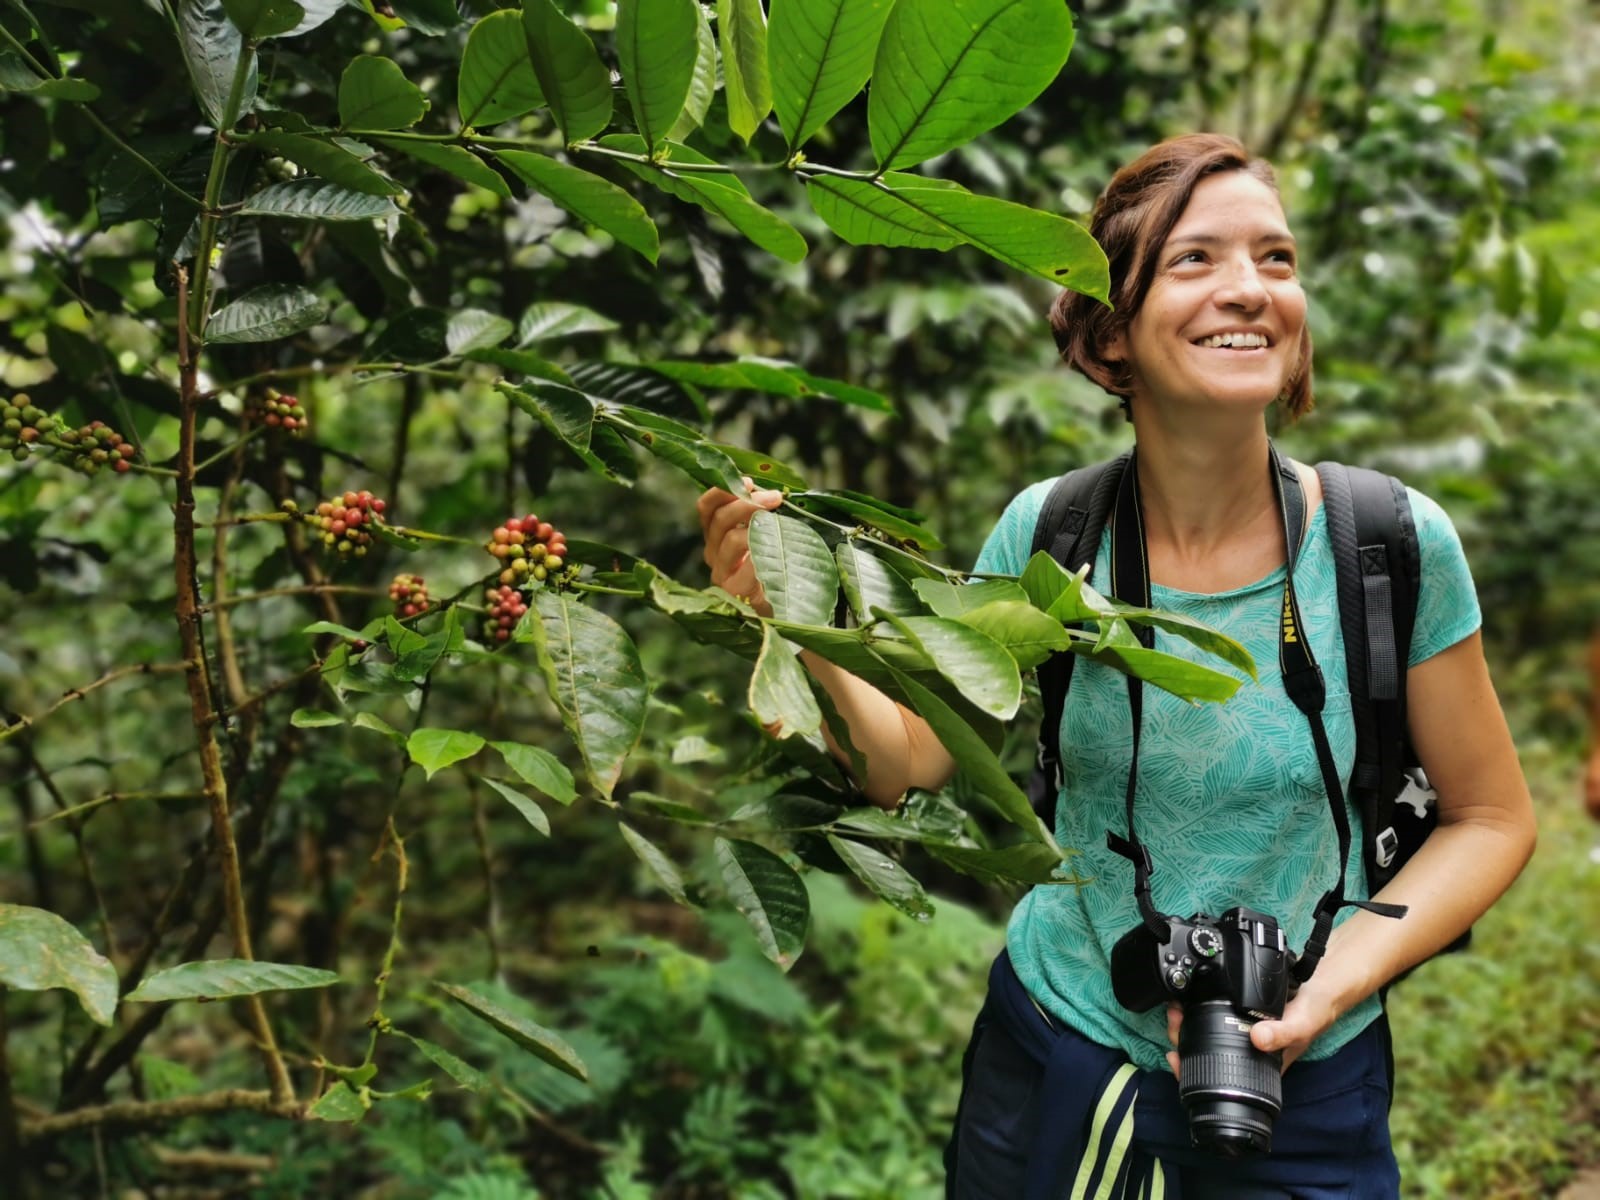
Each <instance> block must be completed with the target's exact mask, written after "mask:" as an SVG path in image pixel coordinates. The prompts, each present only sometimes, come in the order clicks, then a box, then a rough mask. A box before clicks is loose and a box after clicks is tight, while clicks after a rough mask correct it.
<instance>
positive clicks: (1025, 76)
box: [867, 0, 1073, 171]
mask: <svg viewBox="0 0 1600 1200" xmlns="http://www.w3.org/2000/svg"><path fill="white" fill-rule="evenodd" d="M1072 37H1073V34H1072V14H1071V13H1070V12H1069V11H1068V10H1067V6H1066V5H1065V4H1063V3H1062V2H1061V0H898V2H897V3H896V4H895V7H894V11H893V12H891V13H890V14H889V20H888V23H887V24H885V25H884V28H883V36H882V37H881V38H880V39H879V41H878V50H877V58H876V61H875V63H874V65H873V69H872V90H871V92H870V93H869V95H868V97H867V129H868V132H869V134H870V135H871V137H872V152H873V154H875V155H876V156H877V160H878V167H879V169H880V170H886V171H892V170H894V169H895V168H897V167H906V166H910V165H912V164H913V163H919V162H923V161H925V160H927V159H930V158H933V157H934V156H935V155H939V154H943V153H944V152H945V151H946V150H953V149H954V148H955V147H957V146H960V145H964V144H965V143H967V142H970V141H971V140H972V139H973V138H975V137H977V136H978V135H979V134H981V133H984V132H986V131H988V130H990V129H993V128H994V127H995V126H996V125H998V124H1000V122H1002V121H1004V120H1005V119H1006V118H1008V117H1011V116H1014V115H1015V114H1016V113H1018V112H1020V111H1021V110H1022V109H1024V108H1026V107H1027V106H1028V105H1029V104H1031V103H1032V102H1033V101H1034V100H1035V99H1037V98H1038V96H1039V94H1040V93H1041V92H1043V91H1044V89H1045V88H1046V87H1048V86H1049V85H1050V83H1051V81H1052V80H1054V79H1055V77H1056V76H1057V75H1059V74H1060V73H1061V68H1062V67H1063V66H1065V65H1066V61H1067V55H1068V53H1069V52H1070V51H1071V50H1072Z"/></svg>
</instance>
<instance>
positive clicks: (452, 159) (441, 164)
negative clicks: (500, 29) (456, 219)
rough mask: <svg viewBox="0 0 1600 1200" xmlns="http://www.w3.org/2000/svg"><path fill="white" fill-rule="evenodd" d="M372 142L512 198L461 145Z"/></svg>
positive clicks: (492, 173)
mask: <svg viewBox="0 0 1600 1200" xmlns="http://www.w3.org/2000/svg"><path fill="white" fill-rule="evenodd" d="M511 15H513V16H514V15H515V14H511ZM372 140H373V141H375V142H377V143H378V144H379V145H380V146H385V147H387V148H388V149H390V150H393V151H396V152H397V153H400V154H404V155H406V156H407V157H409V158H414V159H416V160H417V161H418V162H420V163H425V164H426V165H428V166H430V167H436V168H438V169H439V170H441V171H445V172H447V173H448V174H451V175H454V176H455V177H456V178H457V179H464V180H466V181H467V182H468V183H473V184H477V186H479V187H481V188H487V189H488V190H489V191H491V192H493V193H494V194H495V195H497V196H503V197H505V198H506V199H508V200H509V199H510V198H511V188H510V187H509V186H508V185H507V184H506V181H505V178H504V177H503V176H502V175H501V174H500V172H499V171H496V170H495V169H494V168H493V167H491V166H490V165H489V164H488V163H486V162H484V161H483V159H481V158H479V157H478V156H477V155H476V154H474V153H472V151H470V150H464V149H462V148H461V147H460V146H448V145H446V144H445V143H443V142H418V141H414V140H412V139H411V138H386V137H378V138H373V139H372Z"/></svg>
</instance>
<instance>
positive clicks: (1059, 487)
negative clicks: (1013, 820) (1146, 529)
mask: <svg viewBox="0 0 1600 1200" xmlns="http://www.w3.org/2000/svg"><path fill="white" fill-rule="evenodd" d="M1131 456H1132V452H1131V451H1124V452H1123V453H1122V454H1120V455H1119V456H1117V457H1116V458H1114V459H1112V460H1111V461H1109V462H1103V463H1095V464H1093V465H1092V466H1087V467H1079V468H1078V469H1077V470H1075V471H1068V472H1067V473H1066V474H1065V475H1063V476H1061V478H1060V479H1057V480H1056V482H1055V486H1053V487H1052V488H1051V489H1050V494H1049V495H1048V496H1047V497H1045V502H1044V507H1043V508H1042V509H1041V510H1040V512H1039V519H1038V521H1037V522H1036V523H1035V525H1034V527H1033V548H1032V549H1031V550H1030V551H1029V554H1028V557H1030V558H1032V557H1033V555H1035V554H1037V553H1038V552H1039V551H1041V550H1044V551H1046V552H1048V553H1049V555H1050V557H1051V558H1053V559H1055V560H1056V561H1057V562H1058V563H1060V564H1061V565H1062V566H1063V567H1064V568H1066V569H1067V570H1068V571H1072V572H1074V573H1076V572H1077V571H1078V570H1080V569H1081V568H1082V567H1083V566H1084V565H1085V564H1087V565H1088V567H1089V570H1090V571H1091V572H1093V570H1094V559H1095V555H1096V553H1097V552H1098V551H1099V549H1100V534H1101V532H1102V531H1103V530H1104V529H1105V524H1106V518H1107V516H1108V515H1109V514H1110V512H1111V505H1112V502H1113V501H1114V500H1115V499H1116V495H1117V485H1118V483H1120V482H1121V479H1122V472H1123V469H1124V468H1125V467H1126V466H1127V465H1128V460H1129V458H1130V457H1131ZM1075 661H1076V657H1075V656H1074V655H1072V654H1071V653H1069V652H1067V651H1058V652H1057V653H1055V654H1052V655H1051V656H1050V657H1049V658H1047V659H1046V660H1045V661H1044V662H1042V663H1040V664H1039V669H1038V675H1039V695H1040V698H1041V699H1042V700H1043V702H1044V715H1043V718H1042V719H1041V721H1040V724H1039V754H1038V765H1037V768H1036V769H1035V771H1034V773H1033V778H1032V779H1031V781H1030V782H1029V785H1028V798H1029V799H1030V800H1031V801H1032V803H1033V808H1034V811H1035V812H1037V813H1038V814H1039V816H1040V817H1041V818H1042V819H1043V820H1044V821H1045V822H1046V823H1047V824H1048V823H1053V817H1054V812H1055V801H1056V793H1057V792H1058V791H1059V789H1060V787H1061V778H1060V776H1061V741H1060V739H1061V713H1062V711H1063V710H1064V709H1065V708H1066V703H1067V689H1068V688H1070V687H1071V686H1072V664H1073V663H1074V662H1075Z"/></svg>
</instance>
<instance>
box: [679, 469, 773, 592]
mask: <svg viewBox="0 0 1600 1200" xmlns="http://www.w3.org/2000/svg"><path fill="white" fill-rule="evenodd" d="M745 484H746V486H747V487H748V488H749V492H748V495H747V497H745V498H742V499H741V498H740V497H738V496H735V495H733V494H732V493H731V492H727V491H724V490H723V489H722V488H709V489H707V490H706V491H705V492H703V493H702V494H701V496H700V499H699V500H698V501H697V502H696V504H695V509H696V512H697V513H698V514H699V516H700V528H701V532H702V533H703V534H704V535H705V553H704V557H705V562H706V565H707V566H708V567H710V568H711V580H712V582H713V583H715V584H717V586H719V587H722V588H726V589H727V590H728V591H731V592H735V593H736V594H738V593H739V592H748V591H749V590H750V587H749V584H753V583H754V571H753V569H752V570H751V572H750V579H749V580H748V581H746V586H744V587H742V588H738V587H734V586H730V583H731V582H735V581H734V580H733V578H732V577H733V576H734V575H735V574H737V573H740V572H741V570H742V567H743V565H744V564H745V562H746V561H747V559H748V554H749V549H750V537H749V533H748V532H747V531H748V529H749V525H750V518H751V517H752V516H754V515H755V514H756V513H758V512H762V511H765V510H768V509H773V508H776V507H777V506H778V505H779V504H780V503H782V501H783V493H782V492H779V491H773V490H762V489H757V488H755V487H754V485H752V484H751V483H750V481H749V480H748V479H746V480H745Z"/></svg>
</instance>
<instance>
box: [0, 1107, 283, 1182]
mask: <svg viewBox="0 0 1600 1200" xmlns="http://www.w3.org/2000/svg"><path fill="white" fill-rule="evenodd" d="M220 1112H258V1113H265V1114H267V1115H268V1116H273V1117H285V1118H288V1119H290V1120H299V1119H301V1118H303V1117H304V1116H305V1106H304V1105H302V1104H296V1103H294V1102H293V1101H289V1102H284V1101H281V1100H279V1099H277V1098H276V1097H275V1096H273V1095H272V1093H270V1092H251V1091H244V1090H242V1089H230V1090H226V1091H219V1092H202V1093H201V1094H200V1095H198V1096H179V1097H177V1098H176V1099H174V1100H150V1101H138V1100H124V1101H119V1102H118V1103H115V1104H97V1105H95V1106H93V1107H91V1108H79V1109H75V1110H74V1111H72V1112H65V1113H58V1114H55V1115H53V1116H48V1117H39V1118H38V1119H36V1120H32V1121H24V1122H22V1124H21V1127H20V1135H21V1136H20V1138H19V1141H20V1143H21V1144H22V1145H24V1146H27V1145H31V1144H36V1143H39V1142H47V1141H51V1140H53V1139H55V1138H58V1137H62V1136H64V1135H66V1134H69V1133H76V1132H78V1131H79V1130H82V1129H106V1128H115V1129H136V1128H140V1127H143V1126H146V1125H165V1124H167V1123H169V1122H171V1121H176V1120H180V1119H181V1118H183V1117H192V1116H198V1115H200V1114H203V1113H220ZM8 1194H9V1193H8Z"/></svg>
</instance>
